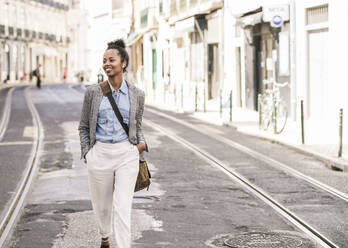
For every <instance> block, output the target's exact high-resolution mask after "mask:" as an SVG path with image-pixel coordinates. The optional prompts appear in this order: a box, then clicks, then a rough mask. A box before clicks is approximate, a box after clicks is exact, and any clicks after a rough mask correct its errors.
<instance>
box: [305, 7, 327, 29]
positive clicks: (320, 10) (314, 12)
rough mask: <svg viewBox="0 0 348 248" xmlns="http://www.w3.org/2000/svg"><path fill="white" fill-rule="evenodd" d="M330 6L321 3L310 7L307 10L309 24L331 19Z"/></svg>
mask: <svg viewBox="0 0 348 248" xmlns="http://www.w3.org/2000/svg"><path fill="white" fill-rule="evenodd" d="M328 10H329V6H328V5H327V4H326V5H321V6H316V7H313V8H308V9H307V11H306V14H307V16H306V18H307V20H306V21H307V25H311V24H316V23H322V22H327V21H328V19H329V11H328Z"/></svg>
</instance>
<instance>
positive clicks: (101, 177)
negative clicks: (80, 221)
mask: <svg viewBox="0 0 348 248" xmlns="http://www.w3.org/2000/svg"><path fill="white" fill-rule="evenodd" d="M86 159H87V168H88V182H89V191H90V195H91V200H92V206H93V211H94V214H95V217H96V220H97V224H98V228H99V232H100V235H101V236H102V237H103V238H105V237H109V236H110V235H111V233H112V226H113V231H114V234H115V238H116V245H117V247H118V248H130V247H131V210H132V200H133V195H134V187H135V182H136V179H137V176H138V171H139V152H138V149H137V147H136V146H135V145H133V144H131V143H129V141H125V142H121V143H115V144H111V143H101V142H97V143H96V144H95V145H94V146H93V148H92V149H91V150H90V151H89V152H88V153H87V155H86Z"/></svg>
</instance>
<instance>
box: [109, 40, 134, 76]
mask: <svg viewBox="0 0 348 248" xmlns="http://www.w3.org/2000/svg"><path fill="white" fill-rule="evenodd" d="M110 49H116V50H117V51H118V53H119V54H120V56H121V62H124V61H126V66H125V67H124V68H123V72H126V71H127V67H128V62H129V55H128V53H127V51H126V44H125V43H124V41H123V39H117V40H113V41H110V42H108V47H107V48H106V50H110Z"/></svg>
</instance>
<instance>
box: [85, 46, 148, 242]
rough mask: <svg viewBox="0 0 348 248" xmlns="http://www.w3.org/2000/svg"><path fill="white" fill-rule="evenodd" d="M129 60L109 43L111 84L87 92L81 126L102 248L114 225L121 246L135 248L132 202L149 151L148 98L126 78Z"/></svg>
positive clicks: (107, 55) (107, 65)
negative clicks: (108, 91) (145, 113)
mask: <svg viewBox="0 0 348 248" xmlns="http://www.w3.org/2000/svg"><path fill="white" fill-rule="evenodd" d="M128 62H129V56H128V53H127V51H126V49H125V43H124V41H123V40H116V41H112V42H109V43H108V47H107V49H106V51H105V53H104V56H103V69H104V71H105V73H106V75H107V77H108V80H107V82H103V83H101V84H99V85H92V86H91V87H89V88H88V89H87V90H86V93H85V98H84V102H83V107H82V114H81V120H80V125H79V131H80V141H81V158H82V159H84V160H85V163H86V164H87V169H88V182H89V190H90V195H91V200H92V206H93V210H94V213H95V216H96V220H97V224H98V227H99V233H100V235H101V238H102V241H101V248H108V247H110V244H109V239H108V238H109V236H110V235H111V228H112V226H113V230H114V232H115V240H116V244H117V247H120V248H129V247H130V246H131V232H130V221H131V209H132V199H133V194H134V187H135V183H136V179H137V176H138V171H139V160H141V161H143V160H144V157H143V151H144V150H145V148H146V144H145V139H144V136H143V132H142V128H141V122H142V116H143V111H144V101H145V95H144V92H143V91H142V90H140V89H138V88H136V87H135V86H134V85H132V84H130V83H129V82H127V81H125V80H124V78H123V73H124V72H126V69H127V66H128ZM101 85H104V86H105V85H108V86H110V89H111V91H112V97H113V98H114V101H115V103H116V105H117V107H118V109H119V111H120V114H121V116H122V118H120V119H123V120H121V121H119V119H118V118H117V117H116V115H115V113H114V111H113V108H112V106H111V104H110V102H109V99H108V98H107V97H106V96H103V92H102V89H101ZM111 99H112V98H111ZM113 216H114V217H113Z"/></svg>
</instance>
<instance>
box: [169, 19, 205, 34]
mask: <svg viewBox="0 0 348 248" xmlns="http://www.w3.org/2000/svg"><path fill="white" fill-rule="evenodd" d="M196 21H197V23H198V25H199V28H200V29H201V30H203V29H206V28H207V22H206V20H205V18H204V16H192V17H190V18H187V19H185V20H182V21H178V22H176V23H175V31H176V32H182V33H184V32H195V31H197V26H196Z"/></svg>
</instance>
